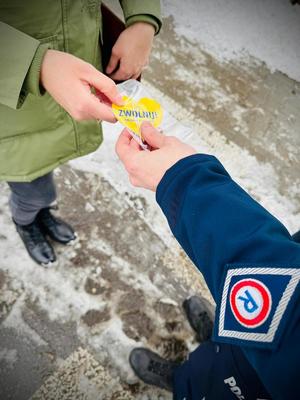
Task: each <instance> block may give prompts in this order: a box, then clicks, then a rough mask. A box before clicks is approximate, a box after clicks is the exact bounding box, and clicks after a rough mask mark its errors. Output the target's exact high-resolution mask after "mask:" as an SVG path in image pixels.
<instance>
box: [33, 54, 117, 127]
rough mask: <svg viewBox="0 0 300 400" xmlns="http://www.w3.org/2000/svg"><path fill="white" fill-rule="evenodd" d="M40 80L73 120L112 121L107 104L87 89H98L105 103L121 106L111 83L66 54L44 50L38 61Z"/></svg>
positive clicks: (100, 74)
mask: <svg viewBox="0 0 300 400" xmlns="http://www.w3.org/2000/svg"><path fill="white" fill-rule="evenodd" d="M40 82H41V84H42V85H43V87H44V88H45V89H46V90H47V91H48V92H49V94H50V95H51V96H52V97H53V98H54V100H55V101H56V102H57V103H58V104H60V105H61V106H62V107H63V108H64V109H65V110H66V111H67V112H68V113H69V114H70V115H71V116H72V117H73V118H74V119H75V120H77V121H81V120H90V119H95V120H102V121H108V122H116V118H115V116H114V114H113V112H112V110H111V107H110V105H109V104H106V103H105V102H102V101H101V100H100V99H99V98H98V97H97V96H95V94H93V93H92V92H91V89H92V88H94V89H95V91H96V92H97V91H98V92H100V94H101V95H102V98H106V99H107V103H109V102H111V103H116V104H118V105H122V104H123V102H122V96H121V95H120V94H119V93H118V90H117V87H116V85H115V83H114V82H113V81H112V80H111V79H110V78H108V77H107V76H105V75H104V74H102V73H101V72H99V71H98V70H97V69H96V68H94V67H93V66H92V65H91V64H89V63H87V62H85V61H83V60H81V59H79V58H77V57H74V56H72V55H71V54H68V53H64V52H61V51H56V50H48V51H47V52H46V54H45V57H44V59H43V62H42V66H41V74H40ZM100 97H101V96H100Z"/></svg>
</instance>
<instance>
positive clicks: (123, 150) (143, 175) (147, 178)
mask: <svg viewBox="0 0 300 400" xmlns="http://www.w3.org/2000/svg"><path fill="white" fill-rule="evenodd" d="M142 136H143V139H144V141H145V142H146V143H147V144H148V145H149V146H150V148H151V151H144V150H142V148H141V147H140V145H139V144H138V143H137V142H136V141H135V140H134V139H133V138H132V136H131V134H130V133H129V132H128V130H127V129H124V130H123V132H122V133H121V135H120V137H119V139H118V141H117V144H116V152H117V154H118V156H119V158H120V160H121V161H122V163H123V164H124V167H125V169H126V170H127V172H128V175H129V180H130V182H131V184H132V185H133V186H138V187H143V188H145V189H149V190H152V191H156V188H157V186H158V184H159V182H160V181H161V179H162V177H163V176H164V174H165V172H166V171H167V170H168V169H169V168H171V167H172V166H173V165H174V164H176V162H177V161H179V160H181V159H182V158H185V157H188V156H190V155H193V154H196V150H195V149H194V148H193V147H191V146H189V145H187V144H185V143H183V142H181V141H180V140H179V139H177V138H175V137H172V136H164V135H162V134H161V133H159V131H158V130H157V129H155V128H153V126H152V125H151V124H150V123H148V122H144V123H143V125H142Z"/></svg>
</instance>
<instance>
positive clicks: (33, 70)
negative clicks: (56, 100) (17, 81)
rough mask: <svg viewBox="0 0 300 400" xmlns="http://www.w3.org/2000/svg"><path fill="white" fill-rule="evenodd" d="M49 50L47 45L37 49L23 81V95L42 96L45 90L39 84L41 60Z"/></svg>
mask: <svg viewBox="0 0 300 400" xmlns="http://www.w3.org/2000/svg"><path fill="white" fill-rule="evenodd" d="M49 48H50V46H49V45H48V44H41V45H39V47H38V48H37V51H36V53H35V55H34V58H33V60H32V63H31V65H30V68H29V71H28V73H27V75H26V77H25V80H24V84H23V91H24V92H25V93H31V94H33V95H35V96H42V95H43V94H44V92H45V90H44V89H43V87H42V86H41V84H40V73H41V65H42V62H43V58H44V56H45V53H46V51H47V50H48V49H49Z"/></svg>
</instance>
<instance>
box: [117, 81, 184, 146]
mask: <svg viewBox="0 0 300 400" xmlns="http://www.w3.org/2000/svg"><path fill="white" fill-rule="evenodd" d="M118 89H119V92H120V93H121V95H122V96H123V100H124V105H123V106H121V107H120V106H117V105H115V104H113V106H112V108H113V112H114V114H115V116H116V118H117V119H118V121H119V122H120V123H121V124H122V125H124V126H125V127H126V128H127V129H128V130H129V132H130V133H131V135H132V137H133V138H134V139H135V140H136V141H137V142H138V143H139V144H140V146H141V147H142V148H144V149H147V144H146V143H145V142H144V141H143V137H142V135H141V125H142V123H143V122H144V121H148V122H150V123H151V124H152V125H153V126H154V127H155V128H157V129H158V130H159V131H160V132H162V133H163V134H166V135H172V136H176V137H178V138H179V139H181V140H183V141H186V140H187V138H188V136H189V135H190V134H191V128H190V127H188V126H187V125H184V124H182V123H180V122H178V121H177V120H176V119H175V118H174V117H173V116H171V114H170V113H168V112H167V111H166V110H165V109H163V107H162V106H161V104H160V103H159V102H158V101H157V100H156V99H153V97H152V96H151V94H150V93H149V91H148V90H147V89H146V88H145V87H144V86H143V85H142V84H141V83H140V82H138V81H135V80H132V79H131V80H128V81H126V82H123V83H121V84H119V85H118Z"/></svg>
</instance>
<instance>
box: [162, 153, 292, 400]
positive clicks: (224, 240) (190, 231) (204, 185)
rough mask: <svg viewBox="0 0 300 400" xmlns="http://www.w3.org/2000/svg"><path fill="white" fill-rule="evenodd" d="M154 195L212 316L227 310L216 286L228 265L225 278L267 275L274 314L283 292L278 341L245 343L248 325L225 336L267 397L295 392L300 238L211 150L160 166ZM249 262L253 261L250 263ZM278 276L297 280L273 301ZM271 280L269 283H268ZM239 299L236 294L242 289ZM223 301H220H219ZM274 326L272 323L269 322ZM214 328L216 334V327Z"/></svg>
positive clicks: (219, 285) (282, 281)
mask: <svg viewBox="0 0 300 400" xmlns="http://www.w3.org/2000/svg"><path fill="white" fill-rule="evenodd" d="M156 196H157V201H158V203H159V205H160V206H161V208H162V210H163V212H164V214H165V215H166V217H167V220H168V222H169V225H170V227H171V230H172V232H173V234H174V235H175V237H176V238H177V240H178V241H179V243H180V244H181V245H182V247H183V249H184V250H185V251H186V253H187V254H188V255H189V257H190V258H191V259H192V261H193V262H194V263H195V265H196V266H197V268H198V269H199V270H200V271H201V272H202V274H203V275H204V278H205V280H206V283H207V285H208V287H209V289H210V291H211V293H212V295H213V297H214V299H215V301H216V303H217V313H216V320H217V319H220V318H221V316H222V315H223V314H224V315H225V318H226V315H227V314H226V312H227V308H226V307H227V306H226V304H227V303H226V302H227V300H228V299H229V297H226V296H225V297H223V293H224V290H225V289H224V288H225V286H226V285H225V283H226V282H227V278H228V276H229V274H228V273H229V271H230V273H233V275H232V278H231V279H233V278H237V276H235V275H234V273H236V274H241V275H243V274H246V275H245V276H247V274H249V273H252V274H256V275H255V276H259V277H261V278H262V279H265V282H269V283H268V284H269V285H270V288H272V287H273V286H274V296H273V292H272V293H271V296H273V303H274V307H275V306H276V302H278V306H277V307H275V311H274V312H276V313H277V312H278V311H279V309H280V307H281V306H280V305H283V300H284V299H285V300H289V301H290V302H289V303H285V308H282V307H281V309H282V310H283V311H282V312H283V314H282V318H281V319H280V318H279V317H280V316H279V317H278V318H277V317H276V318H277V319H276V318H274V319H273V321H272V323H273V322H274V321H275V322H276V323H277V322H278V324H279V322H280V325H279V327H278V331H280V329H281V334H280V342H279V343H277V345H276V346H274V347H273V348H271V347H270V346H269V345H270V344H267V343H265V342H264V341H262V342H261V343H256V342H255V340H253V341H252V342H251V341H250V344H249V343H247V341H246V340H241V339H239V337H242V336H241V332H242V331H243V329H244V330H246V331H247V329H246V328H245V327H244V326H242V325H241V326H240V328H239V329H237V335H236V337H237V338H236V339H235V333H234V329H232V331H231V332H233V333H232V338H231V343H235V344H237V345H240V346H242V348H243V350H244V353H245V354H246V356H247V358H248V359H249V361H250V363H251V364H252V366H253V367H254V368H255V369H256V371H257V373H258V375H259V376H260V378H261V380H262V382H263V383H264V385H265V387H266V388H267V390H268V391H269V393H270V394H271V395H272V398H274V399H292V398H294V397H293V393H297V392H296V390H297V386H298V378H299V376H298V375H299V361H298V360H299V357H300V350H299V344H298V339H297V337H299V334H300V301H299V284H298V282H299V271H300V245H299V244H297V243H296V242H294V241H293V239H292V237H291V236H290V234H289V233H288V231H287V230H286V228H285V227H284V226H283V225H282V224H281V223H280V222H279V221H278V220H277V219H276V218H275V217H274V216H272V215H271V214H270V213H269V212H268V211H266V210H265V209H264V208H263V207H261V206H260V205H259V204H258V203H257V202H256V201H255V200H253V199H252V198H251V197H250V196H249V195H248V194H247V193H246V192H245V191H244V190H243V189H242V188H241V187H239V186H238V185H237V184H236V183H235V182H234V181H233V180H232V179H231V178H230V176H229V175H228V173H227V172H226V171H225V169H224V168H223V166H222V165H221V164H220V162H219V161H218V160H217V159H216V158H215V157H213V156H208V155H201V154H197V155H194V156H190V157H187V158H185V159H183V160H180V161H179V162H178V163H177V164H175V166H173V167H172V168H171V169H170V170H168V171H167V172H166V174H165V176H164V177H163V179H162V181H161V182H160V184H159V186H158V189H157V194H156ZM241 266H244V267H246V268H240V267H241ZM251 266H253V268H249V267H251ZM289 268H290V269H289ZM265 270H267V271H269V275H260V273H262V272H263V271H265ZM239 271H242V272H239ZM243 271H244V272H243ZM287 271H291V274H294V273H295V274H296V280H294V281H293V279H294V278H293V277H289V278H287V277H286V276H285V275H284V274H285V273H288V272H287ZM281 274H283V275H281ZM225 277H226V280H225ZM266 279H268V281H266ZM276 279H277V281H276ZM285 279H290V280H289V282H292V281H293V282H296V283H295V284H294V291H290V292H289V293H288V295H287V296H286V295H284V296H285V297H284V296H282V298H281V299H280V300H278V299H277V298H276V296H277V297H278V292H280V290H281V289H280V287H281V285H285V284H286V283H285ZM274 280H275V281H274ZM243 281H244V282H245V280H243ZM246 281H247V279H246ZM247 282H249V280H248V281H247ZM273 282H275V285H273V286H272V284H273ZM242 284H243V283H242ZM289 284H290V283H289ZM236 287H237V288H238V287H241V286H236ZM290 288H291V287H290ZM270 290H271V289H270ZM231 293H234V292H233V291H232V292H231ZM238 298H239V299H243V297H242V296H240V297H238ZM230 300H232V297H230ZM243 300H244V299H243ZM266 303H267V302H266ZM222 304H223V306H224V307H225V308H222ZM270 304H271V303H270ZM230 306H231V304H229V305H228V309H229V310H230ZM222 310H223V311H222ZM224 310H225V312H224ZM221 314H222V315H221ZM224 315H223V316H222V318H223V317H224ZM276 315H277V314H276ZM262 322H263V321H262ZM268 323H269V322H268V320H267V322H266V324H268ZM272 323H270V325H272ZM216 324H217V323H216ZM228 324H229V325H230V324H232V326H235V325H237V321H235V320H234V318H233V320H230V319H229V320H228ZM274 326H275V325H274V323H273V327H272V326H271V328H272V329H273V328H274ZM262 329H263V325H261V326H259V327H258V328H257V330H258V336H257V338H261V337H263V336H262V335H261V332H262ZM215 331H216V327H215ZM250 331H251V330H250ZM273 331H274V329H273ZM273 333H274V332H273ZM275 333H276V332H275ZM275 333H274V334H275ZM247 334H248V333H247ZM214 335H215V338H216V339H218V340H221V341H222V337H218V332H217V334H216V333H215V334H214ZM221 336H222V335H221ZM275 337H276V335H275ZM274 340H275V339H274ZM223 341H226V340H223ZM297 376H298V378H297Z"/></svg>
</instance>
